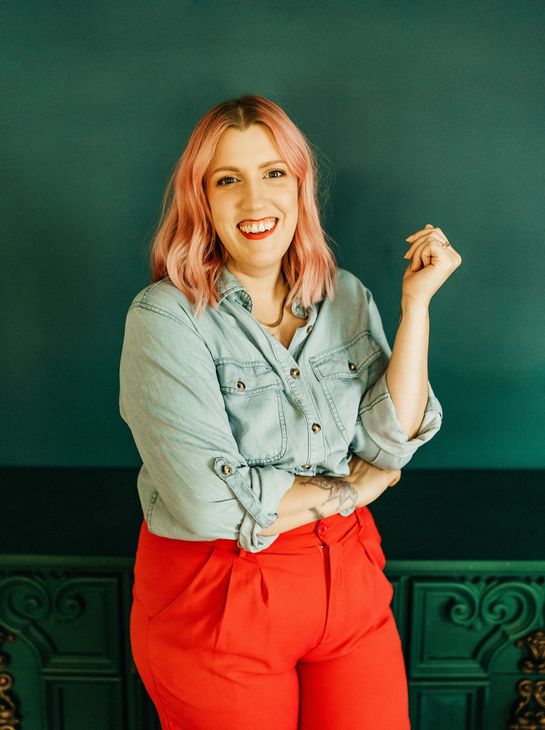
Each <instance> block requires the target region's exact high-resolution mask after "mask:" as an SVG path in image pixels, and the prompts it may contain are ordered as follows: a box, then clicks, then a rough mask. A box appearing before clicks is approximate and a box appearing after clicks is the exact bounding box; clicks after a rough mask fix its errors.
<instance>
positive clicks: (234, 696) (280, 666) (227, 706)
mask: <svg viewBox="0 0 545 730" xmlns="http://www.w3.org/2000/svg"><path fill="white" fill-rule="evenodd" d="M384 565H385V557H384V553H383V552H382V548H381V545H380V535H379V533H378V530H377V528H376V526H375V523H374V520H373V517H372V515H371V512H370V511H369V510H368V509H367V507H363V508H360V509H358V510H356V512H354V513H353V514H352V515H350V516H349V517H342V516H340V515H334V516H332V517H328V518H326V519H323V520H318V521H317V522H312V523H310V524H307V525H303V526H301V527H298V528H296V529H294V530H290V531H289V532H284V533H281V534H280V535H279V537H278V538H277V539H276V541H275V542H274V543H273V544H272V545H271V546H270V547H269V548H267V549H266V550H263V551H261V552H259V553H250V552H245V551H244V550H243V549H241V548H238V547H237V545H236V541H234V540H213V541H207V542H191V541H187V540H172V539H169V538H165V537H159V536H157V535H152V534H151V533H150V532H149V530H148V529H147V526H146V523H145V522H142V527H141V530H140V536H139V541H138V548H137V553H136V561H135V567H134V577H135V582H134V588H133V598H134V600H133V604H132V608H131V621H130V639H131V648H132V653H133V658H134V661H135V664H136V667H137V669H138V672H139V674H140V676H141V678H142V681H143V683H144V686H145V688H146V690H147V691H148V693H149V695H150V697H151V699H152V701H153V703H154V705H155V707H156V708H157V712H158V714H159V717H160V719H161V726H162V728H163V730H250V729H251V728H263V729H264V730H297V729H299V730H407V729H408V728H410V723H409V716H408V698H407V680H406V674H405V664H404V659H403V654H402V651H401V642H400V638H399V633H398V631H397V627H396V624H395V621H394V617H393V614H392V611H391V607H390V602H391V599H392V596H393V586H392V584H391V583H390V582H389V581H388V579H387V578H386V576H385V575H384V573H383V568H384Z"/></svg>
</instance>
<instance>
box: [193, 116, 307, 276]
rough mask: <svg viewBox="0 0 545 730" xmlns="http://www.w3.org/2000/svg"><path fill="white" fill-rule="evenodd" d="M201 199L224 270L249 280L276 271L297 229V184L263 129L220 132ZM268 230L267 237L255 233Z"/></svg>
mask: <svg viewBox="0 0 545 730" xmlns="http://www.w3.org/2000/svg"><path fill="white" fill-rule="evenodd" d="M206 194H207V197H208V202H209V204H210V209H211V212H212V222H213V224H214V228H215V229H216V232H217V234H218V237H219V239H220V241H221V243H222V244H223V246H224V248H225V249H226V251H227V254H228V256H227V264H230V263H233V262H234V268H236V269H237V270H239V271H242V272H244V273H247V274H249V275H252V274H263V273H268V271H269V270H271V271H272V270H278V267H279V264H280V262H281V261H282V256H283V255H284V253H285V252H286V251H287V249H288V248H289V246H290V243H291V242H292V240H293V235H294V233H295V228H296V226H297V212H298V184H297V178H296V176H295V175H294V174H293V173H292V172H291V171H290V170H289V168H288V166H287V164H286V163H285V162H284V161H283V160H282V155H281V154H280V151H279V149H278V147H277V146H276V143H275V140H274V136H273V135H272V133H271V131H270V130H269V128H268V127H266V126H264V125H262V124H252V125H251V126H250V127H248V128H247V129H245V130H244V131H240V130H239V129H235V128H234V127H229V128H228V129H226V130H225V132H224V133H223V134H222V136H221V137H220V141H219V143H218V146H217V148H216V152H215V155H214V157H213V159H212V162H211V164H210V167H209V173H208V175H207V178H206ZM252 224H253V226H254V231H255V232H254V233H252V232H251V226H252ZM259 224H261V225H260V226H259ZM272 224H274V225H273V227H272V229H271V230H270V231H266V230H265V231H263V230H259V231H258V230H257V229H256V228H255V226H259V227H260V228H261V229H263V227H265V228H269V227H270V226H271V225H272ZM241 225H242V226H243V228H245V229H246V230H245V231H244V230H242V228H241Z"/></svg>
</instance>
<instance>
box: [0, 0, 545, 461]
mask: <svg viewBox="0 0 545 730" xmlns="http://www.w3.org/2000/svg"><path fill="white" fill-rule="evenodd" d="M0 14H1V17H0V21H1V22H0V26H1V28H2V30H1V37H0V54H1V62H2V68H3V85H4V90H3V104H2V117H3V119H2V133H1V135H0V145H1V146H2V157H3V159H4V169H5V172H4V176H3V177H4V181H3V185H2V187H3V191H4V195H3V198H4V205H3V208H4V210H3V213H2V219H1V235H2V263H3V276H2V282H3V285H2V312H3V317H2V319H1V326H2V331H1V332H0V336H1V338H2V345H3V349H5V352H4V355H3V358H2V361H3V364H2V366H1V367H2V373H1V378H2V386H3V388H2V391H3V392H2V399H3V400H4V399H5V402H3V403H2V404H0V406H1V408H2V426H3V427H4V428H5V436H6V437H5V438H3V439H2V447H1V448H2V450H1V453H0V463H2V464H10V465H16V466H17V465H21V466H23V465H35V466H135V465H137V464H138V463H139V459H138V454H137V452H136V449H135V447H134V445H133V443H132V438H131V435H130V432H129V430H128V429H127V427H126V426H125V424H124V423H123V422H122V421H121V419H120V417H119V415H118V409H117V397H118V362H119V354H120V348H121V341H122V334H123V324H124V318H125V314H126V310H127V307H128V305H129V302H130V300H131V299H132V297H133V296H134V294H136V292H137V291H138V290H139V289H141V288H142V287H143V286H144V285H145V284H146V283H147V276H148V270H147V248H148V245H149V241H150V236H151V233H152V230H153V228H154V226H155V223H156V220H157V216H158V214H159V207H160V200H161V196H162V194H163V190H164V186H165V184H166V181H167V178H168V176H169V174H170V172H171V169H172V167H173V165H174V164H175V162H176V160H177V158H178V157H179V155H180V154H181V152H182V150H183V148H184V146H185V144H186V142H187V139H188V136H189V134H190V133H191V131H192V129H193V127H194V125H195V124H196V122H197V121H198V119H199V118H200V117H201V116H202V114H203V113H204V112H206V111H207V110H208V109H209V108H210V107H211V106H212V105H214V104H216V103H217V102H218V101H221V100H223V99H225V98H229V97H232V96H237V95H240V94H243V93H250V92H253V93H260V94H263V95H265V96H268V97H270V98H271V99H273V100H274V101H276V102H278V103H280V104H281V105H282V106H283V107H284V108H285V109H286V111H287V112H288V114H290V115H291V117H292V118H293V119H294V121H295V122H296V123H297V124H299V126H300V127H301V128H302V129H303V131H304V132H305V133H306V134H307V136H308V137H309V138H310V140H311V141H312V142H313V143H314V144H315V145H316V146H317V147H318V148H319V150H320V156H321V158H322V160H323V161H324V162H325V163H326V168H325V177H324V179H325V181H326V182H327V183H328V185H329V201H328V202H327V204H325V207H324V213H325V224H326V228H327V230H328V232H329V233H330V235H332V236H333V238H334V239H335V240H336V241H337V244H338V245H337V248H336V254H337V257H338V260H339V263H340V264H341V265H342V266H344V267H346V268H349V269H350V270H352V271H353V272H354V273H355V274H357V275H358V276H359V277H360V278H361V279H362V281H363V282H364V283H365V284H366V285H367V286H369V287H370V288H371V290H372V291H373V293H374V295H375V298H376V300H377V302H378V304H379V307H380V310H381V312H382V315H383V320H384V324H385V328H386V331H387V334H388V335H389V337H390V339H391V341H393V336H394V334H395V328H396V325H397V318H398V312H399V298H400V291H401V278H402V273H403V270H404V268H405V266H406V265H407V263H406V261H405V259H403V253H404V252H405V250H406V248H407V244H406V242H405V237H406V236H407V235H409V234H410V233H412V232H414V231H415V230H417V229H419V228H422V227H423V226H424V225H425V224H426V223H432V224H433V225H435V226H439V227H441V228H442V229H443V231H444V232H445V233H446V235H447V236H448V238H449V240H450V241H451V243H452V244H453V246H454V247H455V248H456V249H457V250H458V251H459V252H460V254H461V255H462V257H463V263H462V266H461V267H460V268H459V269H458V270H457V271H456V272H455V274H454V275H453V276H452V278H451V279H449V280H448V281H447V283H446V284H445V285H444V287H443V288H442V289H441V290H440V291H439V292H438V293H437V294H436V296H435V298H434V299H433V301H432V305H431V346H430V381H431V383H432V386H433V387H434V390H435V392H436V394H437V396H438V397H439V399H440V400H441V402H442V404H443V408H444V413H445V418H444V423H443V428H442V430H441V431H440V433H439V434H438V435H437V436H436V437H435V438H434V439H433V441H432V442H431V443H430V444H428V445H427V446H425V447H424V448H423V449H422V450H421V451H420V452H418V453H417V455H416V456H415V458H414V459H413V461H412V462H411V466H414V467H423V468H431V467H435V468H442V467H448V468H459V467H463V468H467V467H471V468H537V467H544V466H545V453H544V451H545V450H544V448H543V443H544V426H543V413H544V410H545V408H544V406H545V383H544V377H545V376H544V364H545V337H544V332H545V298H544V295H543V289H544V286H543V285H544V280H545V248H544V244H545V235H544V220H545V216H544V213H545V203H544V197H543V194H544V184H545V164H544V163H545V155H544V151H545V142H544V129H545V124H544V121H545V120H544V110H545V74H544V68H545V43H544V39H545V3H543V2H542V1H541V0H518V1H517V2H512V0H509V1H507V0H497V1H491V0H486V1H482V2H475V1H474V0H472V1H471V2H470V1H468V0H464V1H463V2H459V1H457V2H431V1H429V2H423V1H422V0H416V1H413V0H411V2H402V1H400V0H397V1H390V2H388V1H385V0H375V1H373V2H367V1H362V0H358V1H357V2H356V1H351V2H336V3H334V2H325V1H318V2H300V3H294V2H293V0H292V1H290V2H287V1H286V0H275V1H274V2H272V1H271V2H259V1H258V2H248V1H244V2H242V1H238V2H237V1H236V0H231V1H230V2H204V1H201V2H188V1H186V2H181V1H179V0H177V1H174V0H172V1H171V2H157V3H147V2H142V1H141V0H139V1H135V0H131V2H123V0H118V1H116V2H111V0H110V1H108V2H104V0H95V1H94V2H93V3H88V2H81V0H77V1H76V2H74V1H71V2H68V1H67V0H66V1H65V2H60V1H58V2H50V3H40V2H29V1H28V0H17V1H16V0H4V2H3V3H2V4H1V6H0Z"/></svg>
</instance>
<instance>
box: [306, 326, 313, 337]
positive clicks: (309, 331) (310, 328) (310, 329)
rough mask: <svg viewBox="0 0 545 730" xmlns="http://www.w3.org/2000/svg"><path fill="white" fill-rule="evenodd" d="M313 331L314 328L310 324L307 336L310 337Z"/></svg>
mask: <svg viewBox="0 0 545 730" xmlns="http://www.w3.org/2000/svg"><path fill="white" fill-rule="evenodd" d="M313 329H314V327H313V326H312V325H311V324H309V326H308V327H307V335H310V333H311V332H312V330H313Z"/></svg>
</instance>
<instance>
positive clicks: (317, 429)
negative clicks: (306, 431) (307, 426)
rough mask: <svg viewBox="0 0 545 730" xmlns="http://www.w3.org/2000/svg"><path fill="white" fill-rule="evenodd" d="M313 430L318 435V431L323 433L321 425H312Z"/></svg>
mask: <svg viewBox="0 0 545 730" xmlns="http://www.w3.org/2000/svg"><path fill="white" fill-rule="evenodd" d="M312 430H313V431H314V433H318V431H321V430H322V427H321V426H320V424H319V423H313V424H312Z"/></svg>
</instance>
